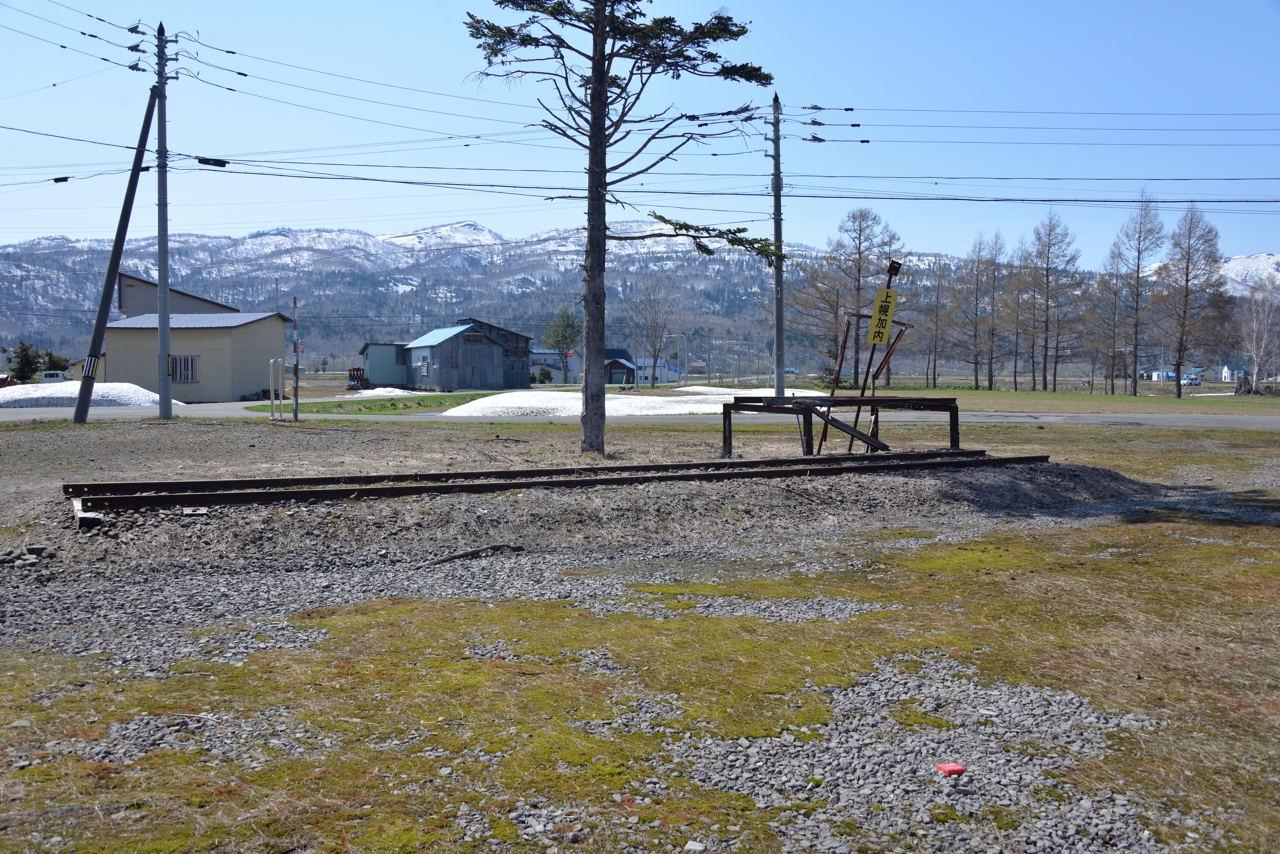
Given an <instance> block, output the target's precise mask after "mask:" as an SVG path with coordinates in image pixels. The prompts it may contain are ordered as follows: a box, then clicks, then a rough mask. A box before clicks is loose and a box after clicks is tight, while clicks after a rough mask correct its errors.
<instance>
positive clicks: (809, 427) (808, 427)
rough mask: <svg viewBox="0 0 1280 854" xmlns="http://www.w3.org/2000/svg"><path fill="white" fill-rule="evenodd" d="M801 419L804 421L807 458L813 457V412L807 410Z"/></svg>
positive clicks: (803, 440)
mask: <svg viewBox="0 0 1280 854" xmlns="http://www.w3.org/2000/svg"><path fill="white" fill-rule="evenodd" d="M800 417H801V418H802V419H804V431H803V439H802V446H803V448H804V455H805V456H806V457H812V456H813V410H812V409H809V408H807V407H806V408H805V410H804V412H803V413H801V415H800Z"/></svg>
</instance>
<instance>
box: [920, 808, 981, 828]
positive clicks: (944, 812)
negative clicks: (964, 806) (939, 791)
mask: <svg viewBox="0 0 1280 854" xmlns="http://www.w3.org/2000/svg"><path fill="white" fill-rule="evenodd" d="M929 815H930V816H931V817H932V818H933V820H934V821H936V822H937V823H938V824H946V823H947V822H950V821H955V822H959V823H961V824H968V823H969V822H971V821H972V820H973V819H972V818H971V817H970V816H967V815H964V814H963V813H961V812H960V811H959V810H957V809H956V808H955V807H953V806H952V805H951V804H929Z"/></svg>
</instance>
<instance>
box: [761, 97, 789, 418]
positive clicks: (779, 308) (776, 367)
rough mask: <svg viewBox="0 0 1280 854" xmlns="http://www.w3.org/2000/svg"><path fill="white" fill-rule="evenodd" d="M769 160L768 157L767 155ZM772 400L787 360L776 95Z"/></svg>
mask: <svg viewBox="0 0 1280 854" xmlns="http://www.w3.org/2000/svg"><path fill="white" fill-rule="evenodd" d="M765 156H766V157H768V156H769V155H767V154H766V155H765ZM773 243H774V246H775V247H777V250H778V257H777V260H776V261H774V262H773V396H774V397H782V396H783V395H785V394H786V391H787V389H786V360H785V358H784V353H783V350H784V345H783V341H782V338H783V317H782V313H783V299H782V296H783V294H782V101H780V100H778V93H777V92H774V93H773Z"/></svg>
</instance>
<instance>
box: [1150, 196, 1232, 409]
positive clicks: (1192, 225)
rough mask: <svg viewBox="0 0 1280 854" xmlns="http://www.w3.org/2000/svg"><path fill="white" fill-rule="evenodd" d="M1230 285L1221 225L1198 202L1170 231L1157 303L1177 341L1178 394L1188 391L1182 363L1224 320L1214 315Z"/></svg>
mask: <svg viewBox="0 0 1280 854" xmlns="http://www.w3.org/2000/svg"><path fill="white" fill-rule="evenodd" d="M1225 285H1226V280H1225V279H1224V278H1223V275H1222V254H1221V252H1219V250H1218V229H1216V228H1214V227H1213V225H1212V224H1211V223H1210V222H1209V221H1208V220H1207V219H1205V217H1204V214H1203V213H1201V212H1200V209H1199V208H1197V207H1196V206H1195V205H1194V204H1192V205H1190V206H1189V207H1188V208H1187V210H1186V213H1184V214H1183V215H1182V218H1181V219H1179V220H1178V224H1177V226H1175V227H1174V229H1173V231H1172V232H1170V234H1169V258H1168V260H1167V261H1166V262H1165V263H1164V266H1162V267H1161V269H1160V286H1161V290H1160V295H1159V298H1158V303H1157V305H1156V308H1157V309H1158V316H1159V319H1160V324H1161V326H1162V327H1163V329H1164V332H1165V334H1166V335H1167V336H1169V339H1170V340H1171V341H1172V342H1173V380H1174V392H1175V394H1177V396H1178V397H1182V366H1183V365H1184V364H1186V361H1187V354H1188V353H1189V352H1190V351H1192V350H1194V349H1196V348H1197V347H1199V346H1201V344H1202V343H1204V341H1205V340H1206V338H1207V336H1208V335H1209V334H1210V333H1211V332H1213V331H1214V330H1215V329H1220V328H1221V326H1222V324H1220V323H1218V324H1215V323H1213V322H1212V321H1213V319H1214V316H1215V314H1217V312H1215V311H1214V309H1215V308H1219V309H1220V308H1221V307H1222V305H1223V301H1222V289H1223V287H1224V286H1225ZM1219 319H1221V318H1219Z"/></svg>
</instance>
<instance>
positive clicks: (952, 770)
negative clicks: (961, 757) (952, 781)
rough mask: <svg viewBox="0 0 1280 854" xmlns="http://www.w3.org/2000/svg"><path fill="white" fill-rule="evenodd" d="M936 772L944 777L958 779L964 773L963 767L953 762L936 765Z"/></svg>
mask: <svg viewBox="0 0 1280 854" xmlns="http://www.w3.org/2000/svg"><path fill="white" fill-rule="evenodd" d="M938 770H939V771H941V772H942V776H944V777H959V776H960V775H961V774H963V773H964V766H963V765H957V764H955V763H954V762H940V763H938Z"/></svg>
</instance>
